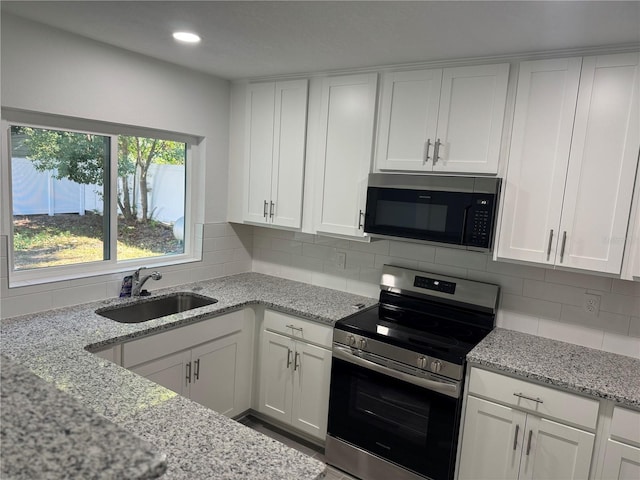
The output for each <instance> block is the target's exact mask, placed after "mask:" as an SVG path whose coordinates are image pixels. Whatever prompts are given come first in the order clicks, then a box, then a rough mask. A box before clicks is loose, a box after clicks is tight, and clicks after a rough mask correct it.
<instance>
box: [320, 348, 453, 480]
mask: <svg viewBox="0 0 640 480" xmlns="http://www.w3.org/2000/svg"><path fill="white" fill-rule="evenodd" d="M338 348H341V349H342V351H336V348H335V347H334V356H333V363H332V368H331V394H330V400H329V422H328V434H329V435H331V436H333V437H335V438H338V439H340V440H342V441H344V442H348V443H350V444H353V445H355V446H356V447H359V448H360V449H362V450H366V451H368V452H370V453H372V454H375V455H377V456H379V457H382V458H384V459H385V460H388V461H390V462H393V463H396V464H398V465H400V466H402V467H404V468H407V469H409V470H412V471H414V472H416V473H418V474H419V475H422V476H425V477H428V478H431V479H434V480H442V479H448V478H452V476H453V471H454V465H455V454H456V444H457V435H458V425H459V416H460V404H461V402H460V398H459V397H460V385H459V383H458V382H448V381H446V380H445V381H444V382H445V383H443V384H442V388H440V386H439V385H438V383H439V382H435V383H434V386H435V387H436V389H440V390H441V392H436V391H433V390H431V389H430V388H427V387H425V386H418V385H415V384H412V383H409V382H408V381H406V378H404V379H403V377H404V375H406V374H403V373H400V374H398V372H397V371H394V372H391V370H388V366H381V365H379V364H376V363H375V362H371V361H370V360H367V359H362V358H360V357H359V356H358V357H354V356H353V355H350V354H349V353H345V350H347V349H344V348H342V347H338ZM360 354H362V352H361V353H360ZM352 360H355V362H356V363H353V361H352ZM372 364H374V367H373V368H371V366H372ZM388 373H392V375H393V376H390V375H388ZM398 377H399V378H398ZM407 377H408V375H407ZM427 383H428V382H427Z"/></svg>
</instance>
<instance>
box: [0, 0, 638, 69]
mask: <svg viewBox="0 0 640 480" xmlns="http://www.w3.org/2000/svg"><path fill="white" fill-rule="evenodd" d="M1 6H2V12H3V13H6V12H10V13H13V14H15V15H19V16H22V17H25V18H28V19H32V20H34V21H37V22H42V23H45V24H48V25H52V26H55V27H58V28H60V29H63V30H67V31H69V32H73V33H76V34H78V35H83V36H85V37H89V38H92V39H95V40H99V41H102V42H105V43H108V44H111V45H115V46H118V47H122V48H125V49H128V50H131V51H134V52H138V53H142V54H144V55H148V56H150V57H155V58H159V59H162V60H166V61H168V62H172V63H175V64H178V65H182V66H185V67H189V68H192V69H196V70H200V71H203V72H207V73H211V74H214V75H217V76H219V77H223V78H229V79H236V78H247V77H259V76H271V75H283V74H293V73H304V72H318V71H331V70H340V69H345V68H351V67H372V66H381V65H390V64H398V63H416V62H428V61H435V60H442V59H459V58H469V57H478V56H493V55H505V54H519V53H529V52H540V51H545V50H558V49H572V48H581V47H596V46H609V45H615V46H618V45H627V44H640V1H632V2H617V1H569V2H565V1H533V2H530V1H500V2H485V1H470V2H462V1H453V0H449V1H439V2H434V1H410V2H405V1H337V2H329V1H289V2H275V1H227V2H222V1H199V2H191V1H173V2H155V1H111V2H104V1H71V2H66V1H47V2H32V1H6V0H3V1H2V2H1ZM9 18H10V17H9ZM177 29H189V30H193V31H196V32H198V33H199V34H200V35H201V36H202V38H203V41H202V43H200V44H199V45H197V46H185V45H179V44H176V43H175V42H174V41H173V39H172V38H171V33H172V31H174V30H177Z"/></svg>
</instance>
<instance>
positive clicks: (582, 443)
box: [520, 415, 595, 480]
mask: <svg viewBox="0 0 640 480" xmlns="http://www.w3.org/2000/svg"><path fill="white" fill-rule="evenodd" d="M594 438H595V435H594V434H593V433H589V432H585V431H583V430H579V429H577V428H573V427H568V426H566V425H562V424H560V423H556V422H552V421H551V420H547V419H544V418H539V417H536V416H535V415H528V416H527V426H526V431H525V437H524V444H523V447H522V448H523V453H522V460H521V465H520V479H550V478H562V479H566V480H570V479H575V480H580V479H586V478H588V477H589V470H590V466H591V454H592V452H593V443H594Z"/></svg>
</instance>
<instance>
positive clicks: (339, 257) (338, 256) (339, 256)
mask: <svg viewBox="0 0 640 480" xmlns="http://www.w3.org/2000/svg"><path fill="white" fill-rule="evenodd" d="M333 258H334V259H335V262H336V265H337V266H338V268H345V267H346V265H347V253H346V252H336V253H335V255H334V256H333Z"/></svg>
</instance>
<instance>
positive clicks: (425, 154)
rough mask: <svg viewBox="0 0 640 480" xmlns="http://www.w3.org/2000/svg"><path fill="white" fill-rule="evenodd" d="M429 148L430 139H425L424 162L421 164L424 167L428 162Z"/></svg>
mask: <svg viewBox="0 0 640 480" xmlns="http://www.w3.org/2000/svg"><path fill="white" fill-rule="evenodd" d="M430 146H431V139H430V138H427V142H426V143H425V144H424V160H423V162H422V164H423V165H424V164H425V163H427V162H428V161H429V158H430V157H429V147H430Z"/></svg>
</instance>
